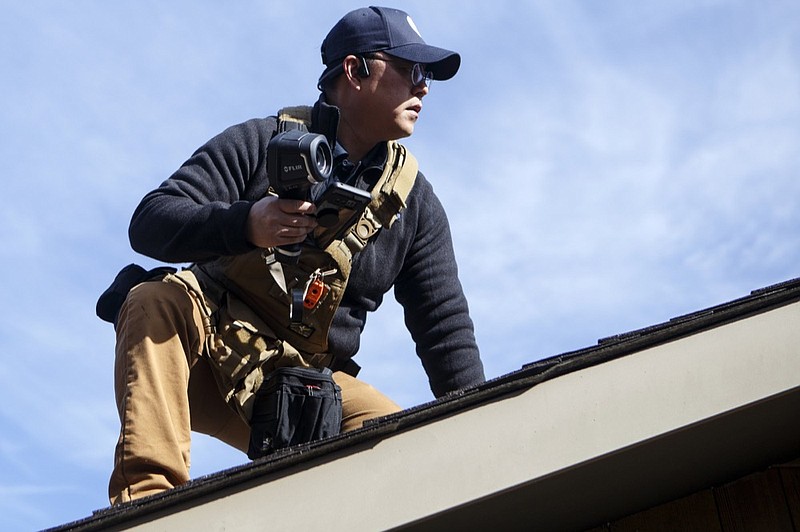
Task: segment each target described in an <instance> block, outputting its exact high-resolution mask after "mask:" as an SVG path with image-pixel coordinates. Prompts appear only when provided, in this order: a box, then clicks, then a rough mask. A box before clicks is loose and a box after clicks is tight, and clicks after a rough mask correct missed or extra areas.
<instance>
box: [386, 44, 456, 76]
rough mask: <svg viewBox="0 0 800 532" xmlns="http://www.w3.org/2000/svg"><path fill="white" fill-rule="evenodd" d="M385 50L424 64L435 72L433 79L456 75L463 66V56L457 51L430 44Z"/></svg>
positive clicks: (407, 45)
mask: <svg viewBox="0 0 800 532" xmlns="http://www.w3.org/2000/svg"><path fill="white" fill-rule="evenodd" d="M383 52H385V53H387V54H389V55H392V56H394V57H399V58H400V59H405V60H406V61H411V62H412V63H422V64H424V65H425V67H426V69H427V70H428V71H429V72H431V73H433V79H435V80H440V81H443V80H446V79H450V78H452V77H453V76H455V75H456V73H457V72H458V69H459V67H460V66H461V56H460V55H459V54H458V53H457V52H453V51H450V50H445V49H444V48H437V47H436V46H430V45H428V44H422V43H410V44H405V45H403V46H398V47H396V48H391V49H388V50H383Z"/></svg>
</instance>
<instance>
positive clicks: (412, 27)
mask: <svg viewBox="0 0 800 532" xmlns="http://www.w3.org/2000/svg"><path fill="white" fill-rule="evenodd" d="M406 21H407V22H408V25H409V26H411V29H412V30H414V33H416V34H417V35H419V38H420V39H422V35H420V33H419V30H418V29H417V25H416V24H414V21H413V20H411V17H410V16H408V15H407V16H406Z"/></svg>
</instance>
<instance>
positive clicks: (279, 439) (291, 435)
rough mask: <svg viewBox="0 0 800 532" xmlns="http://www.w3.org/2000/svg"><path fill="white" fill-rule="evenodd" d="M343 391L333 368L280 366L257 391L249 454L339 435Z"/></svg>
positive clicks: (255, 455) (261, 454)
mask: <svg viewBox="0 0 800 532" xmlns="http://www.w3.org/2000/svg"><path fill="white" fill-rule="evenodd" d="M341 424H342V390H341V388H340V387H339V386H338V385H337V384H336V383H335V382H334V380H333V373H332V372H331V370H330V369H328V368H324V369H316V368H301V367H281V368H278V369H276V370H275V371H274V372H272V373H271V374H270V375H269V376H268V377H267V379H266V380H265V382H264V383H263V385H262V386H261V387H260V388H259V389H258V390H257V391H256V398H255V402H254V403H253V415H252V419H251V422H250V427H251V432H250V446H249V449H248V451H247V456H248V457H249V458H250V459H251V460H254V459H256V458H259V457H262V456H266V455H267V454H270V453H271V452H273V451H275V450H276V449H281V448H283V447H288V446H291V445H297V444H301V443H307V442H310V441H312V440H318V439H321V438H327V437H330V436H335V435H337V434H339V431H340V427H341Z"/></svg>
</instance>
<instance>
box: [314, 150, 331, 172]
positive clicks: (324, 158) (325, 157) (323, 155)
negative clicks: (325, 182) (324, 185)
mask: <svg viewBox="0 0 800 532" xmlns="http://www.w3.org/2000/svg"><path fill="white" fill-rule="evenodd" d="M330 157H331V154H330V148H329V147H328V145H327V144H323V143H318V144H317V149H316V152H315V154H314V162H315V163H316V165H317V171H318V172H319V174H320V175H324V176H327V175H328V174H329V173H330V172H331V168H330V167H331V160H330Z"/></svg>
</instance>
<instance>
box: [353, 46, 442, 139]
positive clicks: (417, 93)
mask: <svg viewBox="0 0 800 532" xmlns="http://www.w3.org/2000/svg"><path fill="white" fill-rule="evenodd" d="M367 62H368V65H369V69H370V75H369V76H368V77H366V78H363V85H362V91H361V92H362V94H361V101H360V102H359V103H360V105H359V115H360V122H361V131H362V133H364V134H367V135H369V136H371V137H372V140H374V141H375V142H376V143H377V142H382V141H387V140H397V139H401V138H404V137H408V136H410V135H411V134H412V133H413V132H414V125H415V124H416V122H417V120H418V119H419V115H420V112H421V111H422V98H423V97H424V96H425V95H426V94H428V87H427V85H426V83H425V82H424V81H422V82H420V83H417V84H416V85H414V84H413V82H412V69H413V68H414V64H413V63H410V62H408V61H404V60H402V59H398V58H395V57H392V56H389V55H385V54H378V55H377V57H376V58H375V59H367ZM418 68H419V67H418Z"/></svg>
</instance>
